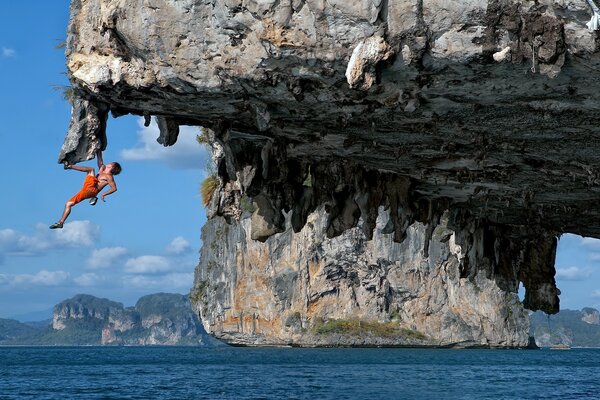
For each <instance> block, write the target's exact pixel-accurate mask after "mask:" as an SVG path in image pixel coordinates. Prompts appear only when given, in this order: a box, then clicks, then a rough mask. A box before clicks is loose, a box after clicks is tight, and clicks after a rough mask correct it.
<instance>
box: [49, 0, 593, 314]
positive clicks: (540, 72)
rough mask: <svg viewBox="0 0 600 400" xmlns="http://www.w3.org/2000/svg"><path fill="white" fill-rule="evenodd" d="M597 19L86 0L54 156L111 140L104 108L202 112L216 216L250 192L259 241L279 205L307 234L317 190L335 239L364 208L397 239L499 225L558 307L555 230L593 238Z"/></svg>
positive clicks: (80, 5) (170, 117) (441, 8)
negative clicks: (69, 110) (419, 228)
mask: <svg viewBox="0 0 600 400" xmlns="http://www.w3.org/2000/svg"><path fill="white" fill-rule="evenodd" d="M591 16H592V8H591V7H590V5H589V4H588V3H587V2H586V1H585V0H572V1H564V0H536V1H526V0H473V1H468V2H465V1H455V0H452V1H447V0H430V1H429V0H428V1H423V0H387V1H372V0H359V1H352V2H350V1H345V0H329V1H326V2H324V1H317V0H287V1H279V0H265V1H254V0H244V1H242V0H216V1H211V2H199V1H195V0H178V1H174V0H151V1H146V2H139V1H134V0H88V1H85V2H82V1H75V0H74V1H72V3H71V17H70V22H69V28H68V38H67V49H66V53H67V65H68V72H69V76H70V78H71V81H72V83H73V86H74V89H75V91H74V93H75V95H76V102H75V108H74V112H73V117H72V123H71V125H70V130H69V132H68V135H67V139H66V141H65V146H64V147H63V150H62V152H61V154H60V157H59V161H62V160H64V159H67V160H69V161H71V162H75V161H79V160H83V159H89V158H90V157H92V156H93V153H94V150H96V149H97V148H103V147H104V146H106V138H105V136H104V135H103V131H102V130H103V122H104V121H106V118H107V112H108V110H110V113H112V115H113V116H119V115H123V114H127V113H132V114H136V115H143V116H144V117H145V118H146V121H149V118H150V116H156V117H157V119H158V121H159V127H160V128H161V134H160V137H159V141H160V142H161V143H163V144H164V145H170V144H172V143H174V141H175V140H176V138H177V135H178V126H179V125H182V124H191V125H201V126H204V127H206V128H210V132H211V133H210V136H211V140H210V142H211V143H212V145H213V147H214V148H215V151H217V152H220V154H221V157H220V158H219V161H218V175H219V182H220V187H219V190H218V192H217V195H215V196H214V203H213V205H212V207H211V210H212V211H211V213H213V214H214V215H222V216H224V217H226V218H227V219H228V220H233V221H235V220H237V219H239V217H240V214H241V211H240V204H239V202H240V199H241V198H242V196H243V195H244V194H246V195H248V196H250V197H252V198H253V199H256V202H257V204H259V206H260V210H259V211H258V212H257V213H256V215H255V217H254V218H253V221H254V222H253V229H252V232H253V233H252V235H254V237H255V238H256V239H258V240H267V238H268V237H270V236H271V235H274V234H276V233H277V232H281V231H283V230H284V228H285V227H284V225H283V224H284V218H283V214H282V213H281V211H282V210H283V211H284V212H288V211H290V210H291V211H292V212H293V214H292V217H291V224H292V228H293V229H294V231H296V232H299V231H300V230H301V229H302V228H303V227H304V225H305V223H306V221H307V218H308V215H310V213H311V212H313V211H315V210H317V209H318V208H319V207H321V206H324V207H325V208H326V210H327V212H328V215H329V217H328V218H329V219H328V222H327V224H326V225H325V229H326V231H327V235H328V236H329V237H335V236H337V235H341V234H343V232H345V231H347V230H348V229H352V228H353V227H355V226H357V224H358V221H359V220H362V221H363V224H362V227H363V229H364V231H365V235H366V237H367V238H370V237H371V236H372V235H373V229H374V227H375V220H376V216H377V214H378V210H379V208H380V207H382V206H383V207H385V208H387V209H389V210H390V219H391V231H393V237H394V240H396V241H402V240H403V239H404V238H405V237H406V236H407V235H408V230H409V227H410V226H412V225H413V224H414V223H415V222H421V223H424V224H427V226H429V227H430V228H429V229H430V230H429V231H428V232H427V233H426V238H427V237H429V234H430V233H431V229H433V227H435V226H436V225H437V224H438V221H439V219H440V218H441V216H442V215H445V213H446V212H447V211H449V216H450V217H449V218H450V219H449V222H448V223H449V226H450V227H451V228H452V229H454V230H455V231H456V232H457V235H458V236H457V242H458V243H460V246H461V247H464V246H467V247H468V243H469V240H470V239H468V238H467V237H466V236H464V235H463V236H460V234H459V232H468V231H469V230H470V229H471V228H470V227H480V226H490V227H492V228H491V230H492V231H493V235H494V238H493V240H487V239H486V240H484V241H483V247H485V248H488V246H492V245H493V244H495V243H499V246H500V247H501V248H502V249H503V252H502V255H503V257H505V259H503V261H502V262H499V265H503V266H507V265H510V263H511V262H510V260H516V261H515V262H518V263H519V264H520V265H522V268H521V269H520V272H519V274H520V275H519V277H518V278H517V279H518V280H521V281H522V282H523V283H524V285H525V288H526V291H527V294H526V299H525V303H526V305H527V306H528V307H529V308H531V309H534V310H535V309H542V310H544V311H547V312H556V311H558V308H559V301H558V293H559V292H558V290H557V288H556V285H555V282H554V266H553V262H554V253H555V248H556V237H557V235H559V234H560V233H563V232H573V233H577V234H581V235H588V236H593V237H600V202H599V201H598V198H599V196H600V170H599V169H598V167H597V166H598V165H600V151H599V150H600V141H599V140H598V138H599V137H600V113H599V111H600V107H599V106H598V104H600V102H599V101H598V100H599V96H600V94H599V92H598V90H597V87H598V82H597V74H596V72H597V70H598V67H599V66H600V58H599V56H598V51H597V38H598V36H597V33H596V32H595V31H590V30H589V29H588V26H587V25H586V23H587V22H588V21H589V20H590V17H591ZM307 180H310V182H311V184H310V185H305V184H304V183H305V182H307ZM428 243H429V240H427V239H425V240H424V246H425V248H426V247H427V244H428ZM425 250H426V249H425ZM474 263H475V264H474V268H479V264H480V263H483V264H482V266H481V268H485V260H484V259H476V260H474ZM511 284H514V283H511Z"/></svg>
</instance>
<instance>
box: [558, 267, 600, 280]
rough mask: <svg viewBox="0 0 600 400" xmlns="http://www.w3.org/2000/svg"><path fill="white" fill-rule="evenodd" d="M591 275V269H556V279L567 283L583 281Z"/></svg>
mask: <svg viewBox="0 0 600 400" xmlns="http://www.w3.org/2000/svg"><path fill="white" fill-rule="evenodd" d="M591 275H592V271H591V270H590V269H589V268H585V269H583V268H578V267H568V268H557V269H556V278H558V279H563V280H565V281H582V280H584V279H587V278H589V277H590V276H591Z"/></svg>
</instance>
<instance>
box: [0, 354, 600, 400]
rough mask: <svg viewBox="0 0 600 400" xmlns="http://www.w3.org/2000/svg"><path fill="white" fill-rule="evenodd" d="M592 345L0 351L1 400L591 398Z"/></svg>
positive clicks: (598, 383) (597, 383) (594, 389)
mask: <svg viewBox="0 0 600 400" xmlns="http://www.w3.org/2000/svg"><path fill="white" fill-rule="evenodd" d="M599 398H600V350H597V349H572V350H449V349H298V348H263V349H256V348H232V347H224V348H208V349H207V348H201V347H0V399H144V400H146V399H319V400H320V399H599Z"/></svg>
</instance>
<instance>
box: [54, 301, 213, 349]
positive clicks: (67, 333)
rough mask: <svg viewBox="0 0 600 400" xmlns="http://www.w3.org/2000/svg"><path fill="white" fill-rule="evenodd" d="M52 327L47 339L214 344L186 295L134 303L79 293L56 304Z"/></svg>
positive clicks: (104, 343) (145, 343)
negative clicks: (125, 304)
mask: <svg viewBox="0 0 600 400" xmlns="http://www.w3.org/2000/svg"><path fill="white" fill-rule="evenodd" d="M52 331H53V332H50V333H49V334H48V333H47V334H46V336H48V337H46V338H45V340H46V341H50V342H51V341H52V340H53V338H52V333H54V332H57V331H58V332H60V333H61V334H58V335H57V334H55V335H54V336H56V337H55V338H54V340H55V341H56V340H62V342H61V343H67V344H103V345H108V344H135V345H155V344H160V345H174V344H186V345H194V344H195V345H199V344H207V343H210V344H212V341H211V340H210V339H208V337H207V336H206V333H205V332H204V330H203V328H202V325H201V323H200V321H199V320H198V318H197V317H196V315H195V313H194V312H192V309H191V307H190V304H189V301H188V299H187V298H186V296H183V295H180V294H171V293H158V294H152V295H147V296H143V297H141V298H140V299H139V300H138V302H137V303H136V305H135V307H123V304H121V303H117V302H114V301H110V300H108V299H100V298H97V297H94V296H90V295H77V296H75V297H73V298H71V299H69V300H65V301H63V302H61V303H59V304H57V305H56V306H55V307H54V315H53V319H52Z"/></svg>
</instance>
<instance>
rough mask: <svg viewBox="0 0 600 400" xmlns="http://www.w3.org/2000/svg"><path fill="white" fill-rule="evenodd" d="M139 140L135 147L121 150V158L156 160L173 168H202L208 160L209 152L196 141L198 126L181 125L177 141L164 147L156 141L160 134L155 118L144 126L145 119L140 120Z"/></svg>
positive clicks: (198, 132)
mask: <svg viewBox="0 0 600 400" xmlns="http://www.w3.org/2000/svg"><path fill="white" fill-rule="evenodd" d="M138 124H139V126H140V130H139V131H138V142H137V144H136V146H135V147H134V148H131V149H124V150H122V151H121V158H123V159H124V160H127V161H142V160H156V161H161V162H164V163H165V164H167V165H168V166H170V167H172V168H183V169H202V168H204V167H205V165H206V161H207V160H208V157H209V155H208V152H207V151H206V149H205V148H204V146H201V145H200V144H198V142H197V141H196V136H197V135H198V134H200V129H199V128H198V127H192V126H181V127H180V128H179V137H178V138H177V143H175V144H174V145H173V146H169V147H164V146H163V145H161V144H159V143H158V142H157V141H156V138H157V137H158V135H159V130H158V125H156V122H155V121H154V120H153V121H152V123H151V124H150V126H148V127H145V126H144V119H143V118H140V119H139V122H138Z"/></svg>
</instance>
